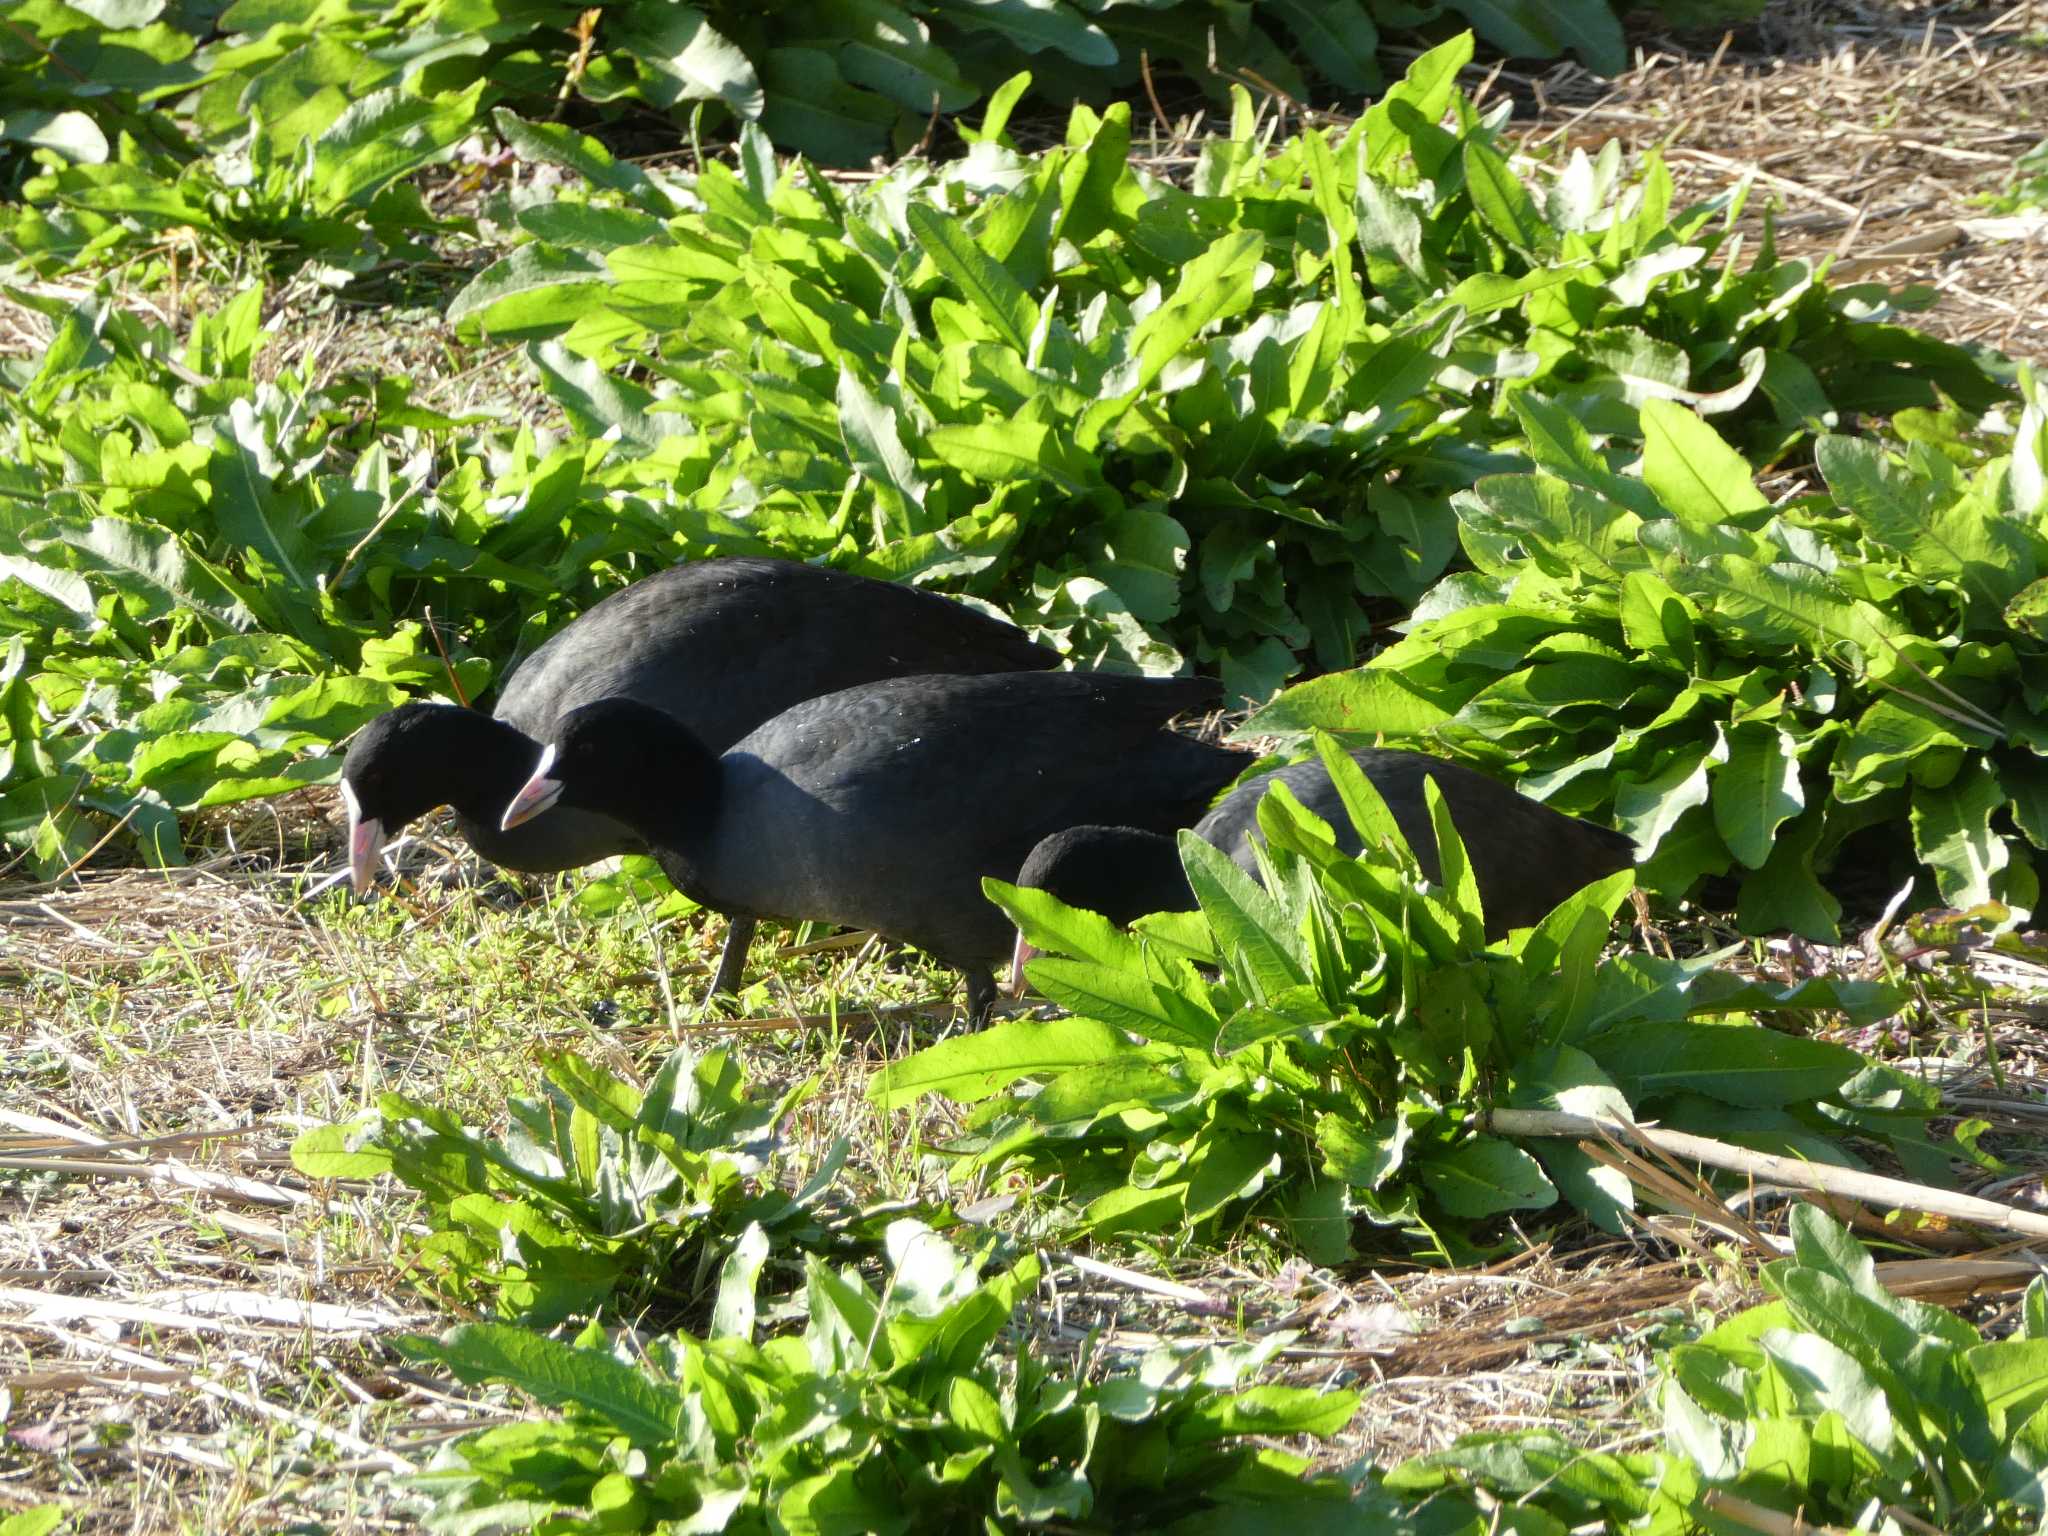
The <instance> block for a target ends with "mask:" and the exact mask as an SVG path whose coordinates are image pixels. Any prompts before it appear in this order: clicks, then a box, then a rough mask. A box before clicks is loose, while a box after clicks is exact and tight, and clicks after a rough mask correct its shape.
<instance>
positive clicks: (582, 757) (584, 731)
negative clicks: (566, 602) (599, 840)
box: [500, 699, 718, 843]
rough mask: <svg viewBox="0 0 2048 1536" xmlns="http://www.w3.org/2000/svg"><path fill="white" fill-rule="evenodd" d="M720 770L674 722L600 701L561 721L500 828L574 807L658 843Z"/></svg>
mask: <svg viewBox="0 0 2048 1536" xmlns="http://www.w3.org/2000/svg"><path fill="white" fill-rule="evenodd" d="M717 766H718V759H717V758H716V757H714V756H713V755H712V754H711V753H710V752H709V751H707V750H706V749H705V747H704V746H703V744H702V743H701V742H699V741H698V740H697V738H696V737H695V736H693V735H691V734H690V732H689V730H688V729H687V728H686V727H685V726H684V725H683V723H682V722H681V721H680V720H678V719H676V717H675V716H673V715H671V714H667V713H665V712H664V711H662V710H659V709H656V708H654V707H653V706H652V705H649V704H641V703H637V702H636V701H634V700H632V699H599V700H597V701H596V702H595V703H593V704H585V705H583V706H581V707H580V708H577V709H572V710H570V711H569V713H568V714H566V715H564V716H563V717H562V719H561V723H560V724H559V725H558V726H557V727H556V730H555V739H554V740H553V741H552V742H550V743H548V744H547V745H546V746H545V747H543V748H542V749H541V755H540V761H539V764H538V766H536V767H535V768H534V770H533V773H532V775H531V777H529V778H528V779H527V781H526V783H525V785H524V786H523V787H522V788H521V789H520V790H519V792H518V793H517V794H515V795H514V796H513V797H512V799H511V802H510V803H509V804H508V805H506V806H505V807H504V814H503V817H502V819H501V822H500V825H502V826H503V827H504V828H505V829H507V830H508V831H509V830H510V829H511V828H513V827H516V826H518V825H519V824H520V823H521V822H525V821H531V820H532V819H533V818H534V817H535V816H538V815H540V813H541V812H543V811H545V810H547V809H548V808H549V807H550V806H553V805H567V806H574V807H576V808H577V809H580V810H586V811H600V812H602V813H603V814H605V815H607V816H610V817H613V818H614V819H616V820H618V821H622V822H624V823H625V824H626V825H627V826H629V827H632V828H633V829H634V830H635V831H638V832H641V833H642V835H643V836H647V837H648V840H649V841H650V842H656V843H658V842H660V841H662V838H661V835H660V834H661V833H662V831H663V829H664V827H665V825H666V823H667V821H668V820H669V813H670V812H671V811H672V810H673V809H674V808H675V807H676V805H677V804H678V803H679V802H680V801H681V800H684V799H687V798H689V797H690V796H691V795H692V794H693V793H696V792H699V791H700V790H701V785H702V781H704V780H706V779H708V777H709V776H710V775H712V774H714V773H715V772H716V770H717Z"/></svg>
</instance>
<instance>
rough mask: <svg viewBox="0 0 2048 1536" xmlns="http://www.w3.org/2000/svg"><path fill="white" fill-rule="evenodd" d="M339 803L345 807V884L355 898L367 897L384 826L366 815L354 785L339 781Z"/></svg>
mask: <svg viewBox="0 0 2048 1536" xmlns="http://www.w3.org/2000/svg"><path fill="white" fill-rule="evenodd" d="M341 803H342V804H343V805H345V806H347V807H348V883H349V887H350V888H351V889H352V890H354V892H355V893H356V894H357V895H358V896H367V895H369V894H370V886H371V884H372V883H373V882H374V881H375V880H376V878H377V855H378V854H380V853H382V852H383V851H384V823H383V822H381V821H379V820H378V819H377V818H376V817H374V816H365V815H364V814H363V807H362V804H361V802H360V801H358V800H357V799H356V792H355V786H354V785H352V784H350V783H349V781H348V780H347V779H343V780H342V781H341Z"/></svg>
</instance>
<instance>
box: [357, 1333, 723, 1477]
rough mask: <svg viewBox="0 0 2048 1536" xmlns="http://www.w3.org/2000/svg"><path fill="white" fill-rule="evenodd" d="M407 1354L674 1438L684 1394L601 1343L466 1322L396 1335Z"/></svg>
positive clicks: (645, 1441)
mask: <svg viewBox="0 0 2048 1536" xmlns="http://www.w3.org/2000/svg"><path fill="white" fill-rule="evenodd" d="M394 1343H395V1344H396V1346H397V1348H398V1350H399V1352H400V1353H401V1354H403V1355H405V1356H406V1357H407V1358H409V1359H412V1360H417V1361H422V1362H427V1361H431V1362H433V1363H435V1364H438V1365H443V1366H446V1367H447V1368H448V1369H449V1370H451V1371H453V1372H454V1373H455V1375H456V1376H457V1377H459V1378H460V1379H461V1380H463V1381H465V1382H468V1383H469V1384H470V1385H472V1386H477V1385H481V1384H483V1383H484V1382H487V1381H502V1382H506V1383H509V1384H510V1385H512V1386H514V1387H517V1388H518V1389H519V1390H520V1391H522V1392H526V1393H528V1394H530V1395H531V1396H533V1397H535V1398H538V1399H539V1400H540V1401H541V1402H543V1403H546V1404H547V1405H548V1406H549V1407H552V1408H566V1407H570V1406H572V1405H573V1406H574V1407H577V1408H579V1409H582V1410H583V1411H584V1412H586V1413H590V1414H594V1415H596V1416H597V1417H598V1418H599V1419H601V1420H602V1421H603V1422H605V1423H606V1424H608V1425H610V1426H611V1427H612V1428H613V1429H615V1430H616V1431H617V1432H618V1433H620V1434H622V1435H624V1436H626V1438H627V1439H628V1440H630V1441H631V1442H632V1443H633V1444H634V1445H636V1446H639V1447H642V1448H652V1447H656V1446H663V1445H670V1444H673V1443H674V1441H675V1438H676V1432H677V1427H678V1423H679V1421H680V1419H681V1416H682V1407H683V1404H682V1399H681V1397H680V1396H679V1395H678V1394H677V1393H676V1391H675V1390H674V1389H673V1388H664V1387H663V1386H662V1385H661V1384H660V1383H658V1382H656V1381H655V1380H654V1379H653V1378H652V1377H650V1376H649V1375H647V1374H646V1373H645V1372H644V1371H638V1370H635V1369H633V1368H632V1367H631V1366H628V1365H621V1364H620V1363H619V1362H618V1361H617V1360H614V1359H613V1358H612V1357H611V1356H610V1355H608V1354H606V1353H605V1352H604V1351H603V1350H602V1349H583V1348H575V1347H572V1346H570V1345H567V1344H562V1343H558V1342H557V1341H555V1340H554V1339H549V1338H543V1337H541V1336H540V1335H539V1334H536V1333H531V1332H529V1331H528V1330H526V1329H524V1328H515V1327H512V1326H511V1325H509V1324H505V1323H465V1324H463V1325H462V1326H461V1327H459V1328H453V1329H450V1330H449V1331H448V1332H447V1333H445V1334H443V1335H442V1336H441V1337H440V1338H439V1339H438V1340H436V1339H426V1338H420V1337H417V1336H410V1337H405V1338H400V1339H397V1340H394Z"/></svg>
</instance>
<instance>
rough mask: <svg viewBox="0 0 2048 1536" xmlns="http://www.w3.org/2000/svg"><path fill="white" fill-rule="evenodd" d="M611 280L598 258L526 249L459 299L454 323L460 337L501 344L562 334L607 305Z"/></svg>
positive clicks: (453, 307)
mask: <svg viewBox="0 0 2048 1536" xmlns="http://www.w3.org/2000/svg"><path fill="white" fill-rule="evenodd" d="M606 281H607V274H606V272H605V268H604V264H603V263H602V262H600V261H598V260H596V259H595V258H594V257H590V256H586V255H584V254H583V253H582V252H580V251H565V250H560V249H557V248H555V247H553V246H545V245H522V246H520V247H519V248H518V249H517V250H515V251H514V252H513V253H512V254H511V255H510V256H507V257H505V258H504V259H503V260H502V261H497V262H493V263H492V264H491V265H490V266H488V267H486V268H485V269H484V270H483V271H482V272H480V273H478V274H477V275H476V277H474V278H473V279H471V280H470V283H469V285H468V286H467V287H466V288H464V289H463V290H462V292H460V293H458V294H457V295H456V296H455V298H454V300H453V301H452V302H451V303H450V304H449V306H448V324H449V325H450V326H451V327H453V328H454V329H455V331H456V332H457V334H458V335H464V336H472V337H477V336H481V337H489V338H492V339H494V340H498V341H517V340H522V339H525V338H529V337H540V336H553V335H557V334H559V333H560V332H562V331H565V330H567V329H568V328H569V327H570V326H571V325H573V324H575V323H576V321H578V320H580V319H582V318H583V316H585V315H587V314H589V313H590V312H591V311H592V310H594V309H596V308H597V307H598V306H599V305H600V304H602V303H603V302H604V300H605V292H604V285H605V283H606Z"/></svg>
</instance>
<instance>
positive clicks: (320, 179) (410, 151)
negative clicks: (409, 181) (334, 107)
mask: <svg viewBox="0 0 2048 1536" xmlns="http://www.w3.org/2000/svg"><path fill="white" fill-rule="evenodd" d="M484 85H485V82H483V81H482V80H478V81H477V82H475V83H474V84H473V85H471V86H470V87H469V89H468V90H466V91H462V92H459V93H455V94H452V95H448V96H438V97H421V96H415V95H411V94H409V93H407V92H405V91H402V90H400V89H398V88H396V87H393V88H390V89H386V90H381V91H373V92H371V93H370V94H369V95H367V96H364V97H362V98H361V99H360V100H357V101H353V102H351V103H350V104H349V106H348V109H347V110H346V111H344V112H343V113H342V114H341V116H339V117H337V118H336V119H335V120H334V121H333V122H332V123H330V124H329V125H328V127H327V129H326V131H325V132H324V133H322V134H321V135H320V136H319V138H317V139H315V140H314V141H313V188H314V192H315V195H316V196H317V197H318V198H319V199H320V200H321V202H322V203H323V204H324V205H325V206H327V207H329V208H340V207H350V206H354V205H358V204H361V203H364V202H366V201H367V200H368V199H369V197H370V196H371V195H372V194H373V193H376V192H380V191H382V190H383V189H384V188H385V187H388V186H389V185H390V184H391V183H392V182H394V181H396V180H397V179H398V178H399V177H401V176H404V175H407V174H409V173H411V172H413V171H416V170H418V169H419V168H420V167H421V166H423V165H427V164H429V163H431V162H433V161H435V160H437V159H439V158H440V157H441V156H442V155H445V154H446V153H448V151H450V150H451V149H453V148H454V147H455V145H456V144H458V143H459V142H460V141H461V140H462V139H464V138H465V137H467V136H468V135H469V134H470V133H471V132H472V131H473V130H474V127H475V122H476V106H477V103H478V101H480V100H481V99H482V97H483V92H484Z"/></svg>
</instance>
